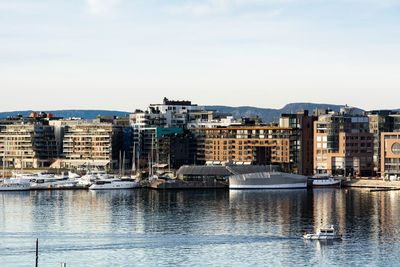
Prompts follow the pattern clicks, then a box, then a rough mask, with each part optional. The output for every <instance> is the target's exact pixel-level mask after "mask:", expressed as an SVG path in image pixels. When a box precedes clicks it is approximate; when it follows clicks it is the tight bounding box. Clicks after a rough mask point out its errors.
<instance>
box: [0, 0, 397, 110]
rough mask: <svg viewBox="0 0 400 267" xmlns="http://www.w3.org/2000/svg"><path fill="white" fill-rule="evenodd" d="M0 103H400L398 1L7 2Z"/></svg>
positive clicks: (120, 106) (0, 44)
mask: <svg viewBox="0 0 400 267" xmlns="http://www.w3.org/2000/svg"><path fill="white" fill-rule="evenodd" d="M0 92H1V95H0V110H1V111H13V110H26V109H33V110H49V109H111V110H124V111H133V110H134V109H136V108H145V107H146V106H147V105H148V104H150V103H159V102H162V99H163V97H164V96H166V97H168V98H170V99H176V100H178V99H180V100H184V99H185V100H192V101H193V102H194V103H197V104H202V105H230V106H245V105H246V106H247V105H249V106H257V107H270V108H280V107H282V106H284V105H285V104H287V103H292V102H315V103H332V104H348V105H352V106H357V107H361V108H364V109H379V108H381V109H383V108H385V109H389V108H400V101H399V100H400V0H398V1H397V0H331V1H328V0H196V1H194V0H192V1H191V0H185V1H184V0H164V1H159V0H68V1H67V0H64V1H60V0H35V1H32V0H29V1H28V0H0Z"/></svg>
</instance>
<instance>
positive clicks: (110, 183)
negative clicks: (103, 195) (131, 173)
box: [89, 179, 139, 190]
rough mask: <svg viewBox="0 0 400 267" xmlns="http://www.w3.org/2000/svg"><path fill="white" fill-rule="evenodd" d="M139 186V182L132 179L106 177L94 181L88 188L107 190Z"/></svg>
mask: <svg viewBox="0 0 400 267" xmlns="http://www.w3.org/2000/svg"><path fill="white" fill-rule="evenodd" d="M137 187H139V183H138V182H136V181H135V180H132V179H107V180H97V181H95V182H94V183H93V184H92V185H91V186H90V187H89V189H91V190H109V189H132V188H137Z"/></svg>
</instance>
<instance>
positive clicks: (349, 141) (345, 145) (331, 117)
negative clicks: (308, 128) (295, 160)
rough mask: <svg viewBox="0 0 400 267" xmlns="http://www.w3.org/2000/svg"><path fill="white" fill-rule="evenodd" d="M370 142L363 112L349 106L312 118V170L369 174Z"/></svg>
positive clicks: (370, 160)
mask: <svg viewBox="0 0 400 267" xmlns="http://www.w3.org/2000/svg"><path fill="white" fill-rule="evenodd" d="M373 144H374V138H373V134H372V133H370V132H369V121H368V117H367V116H366V115H363V114H360V113H359V112H358V111H357V110H355V109H353V108H349V107H344V108H342V109H341V111H340V112H339V113H336V112H330V113H328V114H325V115H321V116H319V118H318V120H317V121H315V122H314V172H315V173H318V174H319V173H327V174H331V175H355V176H370V175H372V172H373V153H374V151H373Z"/></svg>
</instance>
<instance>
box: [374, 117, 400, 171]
mask: <svg viewBox="0 0 400 267" xmlns="http://www.w3.org/2000/svg"><path fill="white" fill-rule="evenodd" d="M367 115H368V120H369V130H370V133H372V134H373V135H374V157H373V160H374V175H377V176H381V165H382V164H381V134H382V133H385V132H397V131H400V113H399V112H394V111H392V110H373V111H369V112H367Z"/></svg>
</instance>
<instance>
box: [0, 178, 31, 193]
mask: <svg viewBox="0 0 400 267" xmlns="http://www.w3.org/2000/svg"><path fill="white" fill-rule="evenodd" d="M30 188H31V185H30V183H29V179H23V178H15V177H14V178H9V179H3V180H2V181H1V182H0V191H25V190H30Z"/></svg>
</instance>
